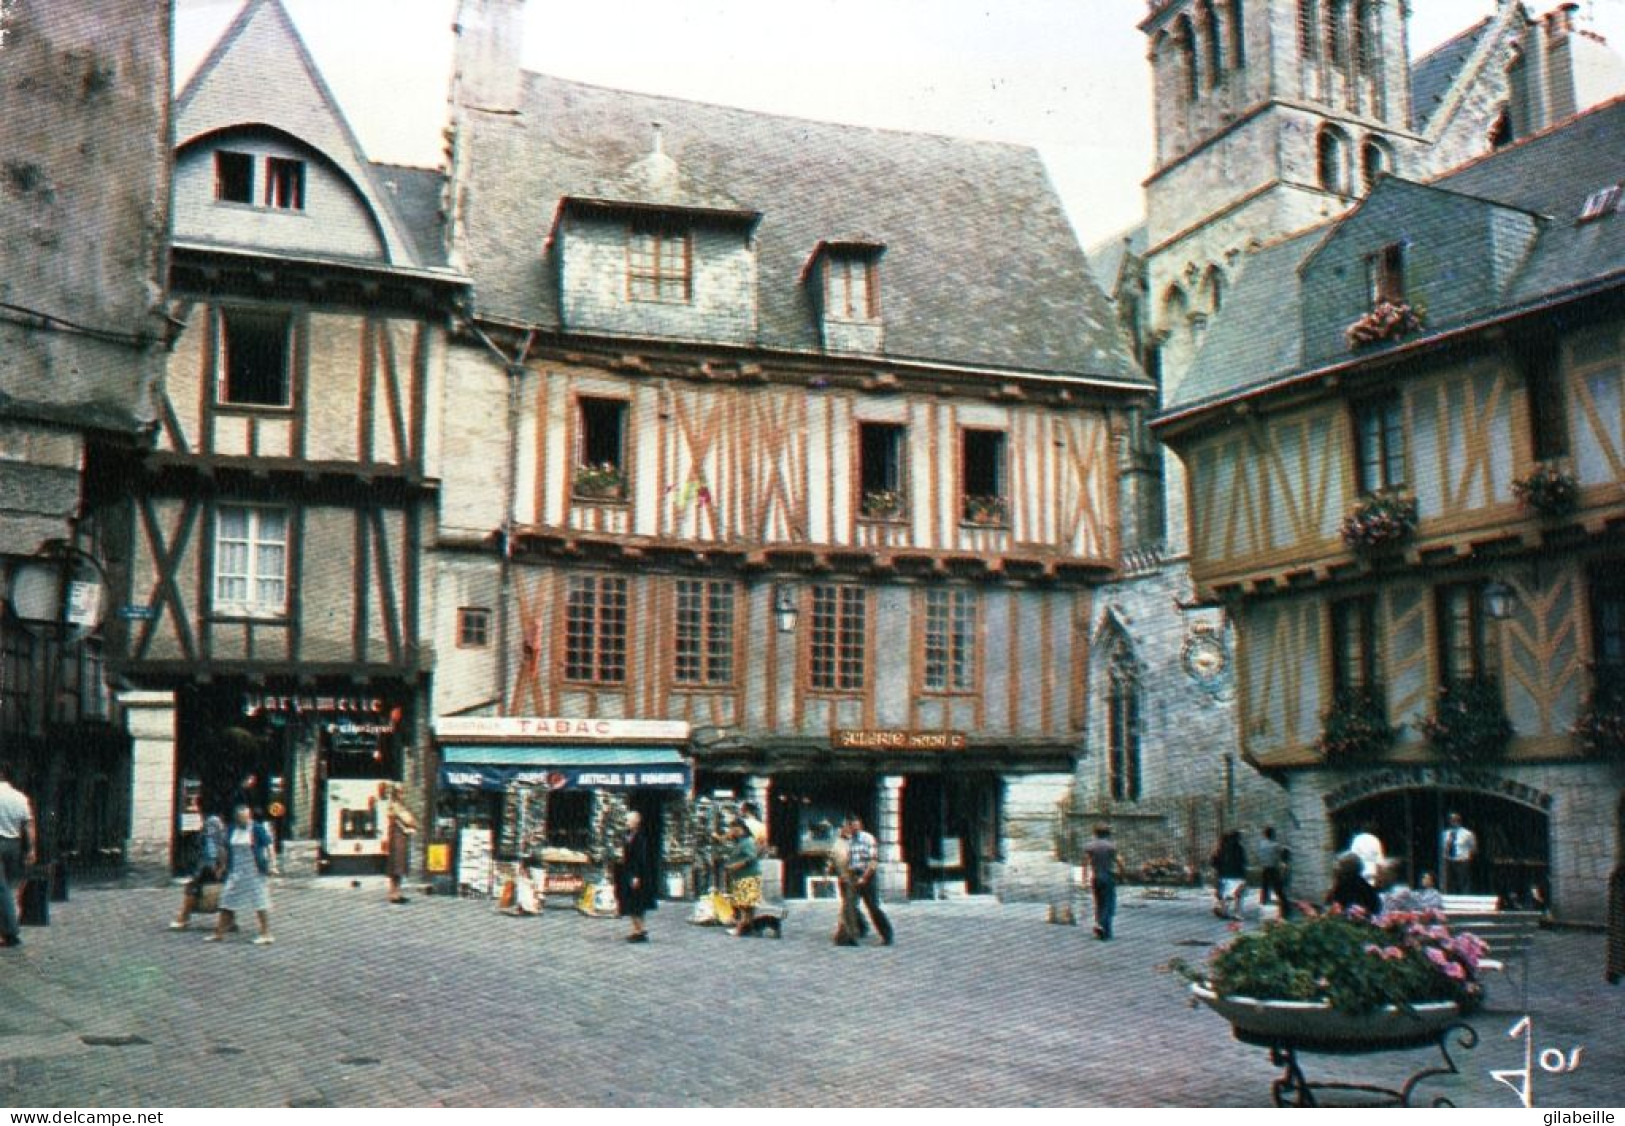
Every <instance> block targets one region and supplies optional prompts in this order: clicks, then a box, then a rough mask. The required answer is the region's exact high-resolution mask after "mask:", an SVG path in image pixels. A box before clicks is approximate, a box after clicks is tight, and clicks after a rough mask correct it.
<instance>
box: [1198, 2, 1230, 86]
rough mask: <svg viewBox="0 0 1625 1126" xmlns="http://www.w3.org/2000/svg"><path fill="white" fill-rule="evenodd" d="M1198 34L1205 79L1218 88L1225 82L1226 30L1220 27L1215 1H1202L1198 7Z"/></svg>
mask: <svg viewBox="0 0 1625 1126" xmlns="http://www.w3.org/2000/svg"><path fill="white" fill-rule="evenodd" d="M1196 34H1197V36H1198V37H1199V38H1200V40H1201V44H1200V46H1199V48H1198V49H1199V51H1200V52H1201V56H1202V71H1203V77H1204V78H1206V79H1207V85H1208V86H1217V85H1218V84H1219V83H1220V82H1222V81H1224V29H1223V28H1222V27H1220V25H1219V15H1218V12H1217V10H1215V8H1214V6H1213V0H1201V2H1200V3H1199V4H1197V5H1196Z"/></svg>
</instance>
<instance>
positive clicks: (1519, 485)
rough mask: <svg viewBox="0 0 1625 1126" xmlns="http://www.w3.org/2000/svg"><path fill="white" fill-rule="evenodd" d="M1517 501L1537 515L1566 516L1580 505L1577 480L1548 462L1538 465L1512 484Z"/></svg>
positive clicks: (1572, 475)
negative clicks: (1527, 474)
mask: <svg viewBox="0 0 1625 1126" xmlns="http://www.w3.org/2000/svg"><path fill="white" fill-rule="evenodd" d="M1512 491H1513V493H1514V494H1515V495H1516V496H1517V498H1518V501H1519V503H1520V504H1522V505H1523V506H1524V507H1525V508H1527V509H1529V510H1530V511H1531V512H1535V513H1538V514H1539V515H1541V516H1567V515H1568V514H1569V513H1571V512H1573V511H1574V510H1575V509H1576V508H1578V507H1579V506H1580V479H1579V478H1578V477H1576V476H1575V475H1574V474H1572V473H1570V472H1568V471H1567V470H1565V469H1564V468H1563V467H1562V466H1559V465H1554V464H1553V463H1551V462H1544V461H1543V462H1541V463H1540V464H1539V465H1537V466H1535V468H1534V469H1533V470H1531V471H1530V473H1529V476H1527V477H1520V478H1519V479H1518V480H1516V481H1514V482H1512Z"/></svg>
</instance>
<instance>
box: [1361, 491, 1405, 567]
mask: <svg viewBox="0 0 1625 1126" xmlns="http://www.w3.org/2000/svg"><path fill="white" fill-rule="evenodd" d="M1417 523H1418V517H1417V512H1416V498H1415V497H1413V496H1411V495H1410V494H1408V493H1398V492H1379V493H1372V494H1371V495H1369V496H1364V497H1361V498H1360V500H1359V501H1358V502H1357V503H1356V504H1355V505H1354V507H1353V508H1352V509H1350V510H1349V513H1348V515H1347V516H1345V517H1343V528H1342V535H1343V542H1344V543H1345V544H1347V545H1348V546H1349V547H1351V548H1353V549H1354V550H1355V551H1360V552H1368V553H1369V552H1374V551H1380V550H1382V549H1384V548H1389V547H1393V546H1394V545H1396V544H1401V543H1404V542H1405V541H1406V540H1408V539H1410V538H1411V536H1413V535H1415V534H1416V526H1417Z"/></svg>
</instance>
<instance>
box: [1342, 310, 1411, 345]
mask: <svg viewBox="0 0 1625 1126" xmlns="http://www.w3.org/2000/svg"><path fill="white" fill-rule="evenodd" d="M1422 327H1423V322H1422V310H1421V308H1420V307H1413V306H1411V305H1410V304H1408V303H1407V302H1404V301H1379V302H1377V303H1376V304H1375V305H1373V306H1372V307H1371V311H1370V312H1368V313H1366V314H1364V315H1363V316H1361V317H1360V318H1359V319H1358V320H1356V321H1355V322H1354V323H1353V324H1351V325H1349V326H1348V328H1346V329H1344V330H1343V339H1344V340H1345V341H1347V343H1348V346H1349V351H1351V352H1358V351H1359V350H1360V349H1361V348H1370V347H1373V346H1375V345H1378V344H1387V343H1389V342H1390V341H1394V340H1402V339H1404V338H1405V337H1407V336H1411V335H1413V334H1415V333H1418V332H1421V331H1422Z"/></svg>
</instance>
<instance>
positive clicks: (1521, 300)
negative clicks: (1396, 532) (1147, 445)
mask: <svg viewBox="0 0 1625 1126" xmlns="http://www.w3.org/2000/svg"><path fill="white" fill-rule="evenodd" d="M1621 181H1625V98H1619V99H1616V100H1614V101H1612V102H1606V103H1604V104H1603V105H1601V106H1599V107H1597V108H1595V109H1593V110H1590V111H1588V112H1587V113H1585V114H1582V115H1580V116H1579V117H1575V118H1571V119H1569V120H1568V121H1567V122H1565V123H1564V124H1562V125H1559V126H1556V127H1554V128H1552V129H1549V130H1547V131H1546V132H1544V133H1540V134H1536V135H1535V136H1534V137H1531V138H1529V139H1528V140H1525V141H1521V142H1519V143H1517V144H1514V145H1511V146H1509V147H1507V148H1504V149H1501V150H1499V151H1497V152H1493V153H1490V154H1488V155H1486V156H1483V157H1480V158H1478V159H1477V160H1475V161H1473V162H1472V163H1470V164H1466V165H1463V166H1462V167H1460V168H1458V169H1456V170H1454V171H1452V172H1449V173H1446V174H1445V175H1443V176H1441V177H1439V178H1438V179H1436V180H1434V181H1432V184H1433V186H1435V187H1438V188H1442V189H1445V190H1448V191H1451V192H1455V193H1458V194H1461V195H1466V196H1471V197H1474V198H1478V199H1483V200H1488V201H1490V202H1493V203H1498V204H1502V205H1505V206H1508V207H1515V208H1519V209H1522V210H1525V211H1529V212H1533V213H1535V214H1537V215H1539V216H1541V221H1540V222H1541V229H1540V234H1539V237H1538V238H1537V239H1536V240H1535V242H1534V244H1533V246H1532V247H1531V248H1530V250H1529V253H1528V254H1527V256H1526V257H1525V258H1524V260H1523V262H1522V263H1521V264H1520V265H1519V266H1518V268H1517V269H1516V270H1514V271H1513V272H1512V274H1511V280H1510V282H1509V283H1508V285H1507V288H1506V290H1505V291H1504V292H1503V293H1502V295H1501V297H1500V299H1499V301H1498V302H1497V304H1496V310H1495V312H1494V315H1504V314H1506V313H1509V312H1514V311H1517V310H1520V309H1526V308H1535V307H1539V306H1540V305H1541V304H1543V303H1545V302H1548V301H1552V300H1556V299H1559V298H1561V297H1562V296H1563V295H1565V294H1569V293H1573V292H1576V291H1578V290H1580V289H1583V288H1584V287H1587V286H1590V285H1597V284H1618V283H1619V282H1621V281H1625V214H1621V213H1613V214H1609V215H1607V216H1604V217H1603V218H1601V219H1598V220H1595V221H1593V222H1589V223H1585V224H1579V223H1577V222H1576V220H1577V219H1578V217H1579V214H1580V211H1581V208H1582V207H1583V205H1584V203H1585V200H1586V197H1587V196H1589V195H1590V194H1591V193H1592V192H1593V191H1595V190H1596V189H1598V188H1603V187H1607V186H1608V185H1610V184H1614V183H1618V182H1621ZM1379 190H1380V189H1379ZM1345 218H1347V217H1345ZM1340 221H1341V220H1340ZM1336 226H1337V223H1335V222H1334V223H1330V224H1326V225H1323V226H1320V227H1317V228H1314V229H1312V230H1309V231H1305V232H1303V233H1301V234H1298V235H1296V236H1293V237H1291V238H1288V239H1285V240H1283V241H1281V242H1277V243H1275V244H1272V245H1270V246H1267V247H1265V248H1264V249H1262V250H1260V251H1258V252H1256V253H1254V254H1252V255H1250V256H1249V257H1248V258H1247V259H1246V265H1245V268H1244V270H1243V272H1242V274H1241V277H1240V278H1239V279H1238V280H1237V282H1236V284H1235V285H1234V287H1233V288H1232V289H1231V292H1230V296H1229V298H1228V299H1227V300H1226V302H1225V308H1224V313H1223V315H1222V316H1220V317H1217V318H1215V320H1214V322H1213V324H1212V325H1211V327H1210V328H1209V329H1208V334H1207V338H1206V340H1205V341H1204V343H1203V346H1202V350H1201V352H1200V353H1198V355H1197V357H1196V360H1195V362H1194V363H1193V364H1192V366H1191V369H1190V374H1189V375H1188V376H1187V377H1186V378H1185V380H1184V381H1183V382H1182V383H1181V384H1180V385H1179V387H1178V388H1177V389H1176V390H1175V392H1174V394H1173V396H1172V397H1171V398H1170V401H1169V402H1168V404H1167V407H1166V410H1165V411H1164V412H1163V413H1164V416H1166V415H1167V414H1170V413H1184V412H1186V411H1189V410H1192V409H1198V408H1200V407H1202V406H1204V405H1206V404H1209V403H1211V402H1213V401H1216V400H1218V399H1220V398H1225V397H1230V396H1234V395H1237V394H1241V393H1244V392H1248V391H1256V390H1260V389H1263V388H1265V387H1267V386H1269V385H1272V384H1276V383H1279V382H1281V381H1282V380H1284V379H1287V378H1290V377H1291V376H1293V375H1295V374H1299V368H1300V366H1301V364H1302V357H1301V352H1300V349H1301V334H1302V325H1301V316H1300V313H1299V310H1300V305H1301V300H1302V293H1301V286H1300V284H1299V271H1300V269H1301V268H1302V266H1303V265H1304V263H1305V262H1306V260H1307V259H1308V257H1309V256H1310V255H1311V254H1312V253H1314V251H1315V249H1316V248H1317V247H1319V246H1320V244H1321V243H1322V242H1323V241H1324V240H1325V239H1326V237H1327V236H1328V235H1329V234H1330V233H1331V231H1333V230H1334V229H1335V228H1336ZM1482 319H1483V318H1482V316H1479V317H1475V318H1473V320H1474V321H1477V320H1482ZM1463 327H1467V325H1466V324H1465V323H1463V324H1452V323H1448V322H1446V323H1431V324H1429V325H1428V330H1427V332H1425V333H1424V334H1423V335H1421V336H1419V337H1413V338H1412V341H1425V340H1427V339H1428V338H1429V337H1433V336H1438V335H1441V334H1443V333H1446V332H1451V331H1454V330H1458V329H1461V328H1463Z"/></svg>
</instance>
